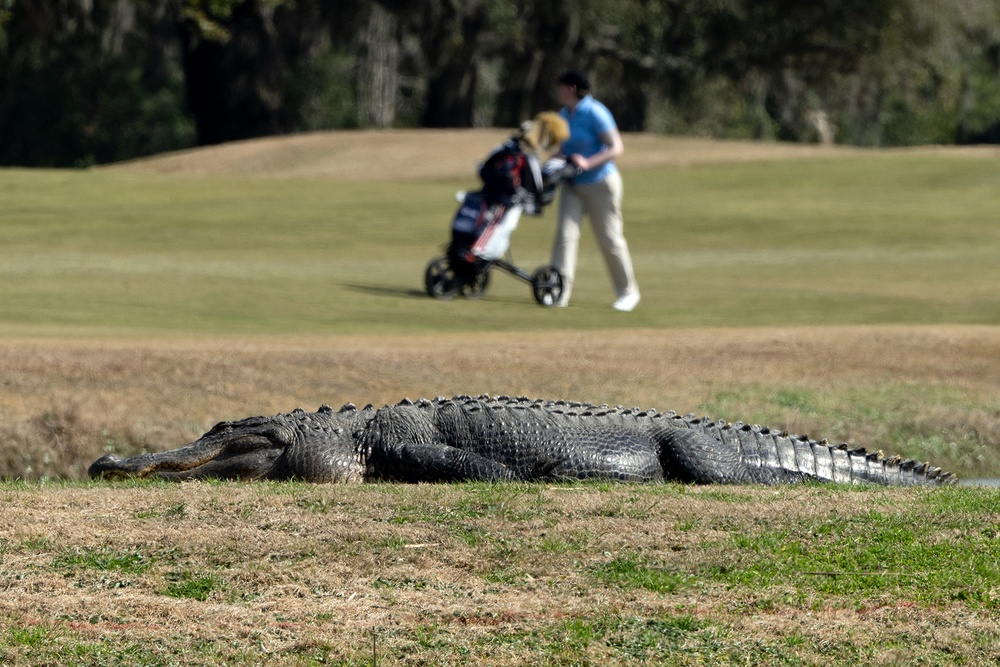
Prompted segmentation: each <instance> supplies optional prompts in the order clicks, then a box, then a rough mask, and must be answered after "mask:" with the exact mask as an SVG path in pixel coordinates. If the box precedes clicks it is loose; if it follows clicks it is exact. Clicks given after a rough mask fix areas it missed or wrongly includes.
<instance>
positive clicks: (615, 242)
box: [552, 171, 639, 306]
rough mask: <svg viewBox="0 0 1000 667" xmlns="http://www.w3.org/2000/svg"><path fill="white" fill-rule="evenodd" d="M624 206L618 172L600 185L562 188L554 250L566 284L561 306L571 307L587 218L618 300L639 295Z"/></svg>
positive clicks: (564, 185)
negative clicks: (624, 231) (628, 240)
mask: <svg viewBox="0 0 1000 667" xmlns="http://www.w3.org/2000/svg"><path fill="white" fill-rule="evenodd" d="M621 204H622V177H621V174H619V173H618V172H617V171H616V172H614V173H613V174H611V175H610V176H609V177H608V178H606V179H605V180H603V181H601V182H600V183H594V184H592V185H573V184H571V183H565V184H563V185H562V187H561V192H560V193H559V214H558V220H557V222H556V238H555V242H554V243H553V246H552V265H553V266H555V267H556V268H557V269H559V272H560V273H562V276H563V281H564V283H563V293H562V298H561V299H560V302H559V305H562V306H565V305H566V304H567V303H569V297H570V293H571V292H572V290H573V278H574V276H575V275H576V255H577V246H578V245H579V243H580V224H581V223H582V221H583V218H584V216H587V217H589V218H590V226H591V228H592V229H593V230H594V237H595V238H596V239H597V244H598V245H599V246H600V248H601V252H602V253H603V254H604V262H605V264H607V266H608V272H609V273H610V274H611V282H612V283H613V285H614V289H615V295H616V297H617V298H621V297H623V296H625V295H627V294H633V293H638V291H639V287H638V285H637V284H636V282H635V275H634V274H633V271H632V257H631V256H630V255H629V251H628V243H626V241H625V235H624V233H623V228H624V223H623V221H622V209H621Z"/></svg>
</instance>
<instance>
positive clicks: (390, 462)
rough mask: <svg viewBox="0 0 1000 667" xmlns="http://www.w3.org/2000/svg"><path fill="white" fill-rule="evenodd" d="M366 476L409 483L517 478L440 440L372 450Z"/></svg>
mask: <svg viewBox="0 0 1000 667" xmlns="http://www.w3.org/2000/svg"><path fill="white" fill-rule="evenodd" d="M366 477H367V478H368V479H370V480H383V481H393V482H411V483H417V482H465V481H469V482H471V481H481V482H500V481H514V480H518V479H520V477H519V476H518V475H517V474H515V473H514V472H513V471H512V470H511V469H510V468H508V467H507V466H505V465H503V464H502V463H498V462H496V461H493V460H492V459H488V458H486V457H484V456H481V455H479V454H476V453H475V452H469V451H466V450H463V449H458V448H457V447H452V446H451V445H446V444H443V443H404V444H397V445H395V446H393V447H391V448H387V449H385V450H383V451H379V452H372V456H371V458H370V459H369V465H368V474H367V475H366Z"/></svg>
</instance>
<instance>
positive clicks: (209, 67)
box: [0, 0, 1000, 166]
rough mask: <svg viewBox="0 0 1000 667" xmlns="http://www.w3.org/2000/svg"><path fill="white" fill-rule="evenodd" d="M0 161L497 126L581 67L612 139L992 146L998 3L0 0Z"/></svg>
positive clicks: (543, 104)
mask: <svg viewBox="0 0 1000 667" xmlns="http://www.w3.org/2000/svg"><path fill="white" fill-rule="evenodd" d="M0 63H2V67H0V164H4V165H23V166H74V165H75V166H85V165H88V164H93V163H105V162H112V161H117V160H122V159H127V158H130V157H135V156H139V155H148V154H154V153H159V152H163V151H166V150H171V149H178V148H184V147H189V146H193V145H197V144H214V143H220V142H224V141H231V140H237V139H244V138H249V137H256V136H265V135H274V134H282V133H290V132H301V131H308V130H321V129H337V128H352V127H421V126H422V127H471V126H478V127H489V126H501V127H509V126H513V125H515V124H517V123H518V122H519V121H520V120H521V119H523V118H524V117H526V116H528V115H531V114H533V113H534V112H536V111H538V110H540V109H544V108H548V107H551V106H552V105H553V104H554V102H553V100H552V98H551V91H550V88H551V81H552V78H553V77H554V76H555V75H556V74H557V73H558V72H559V71H560V70H562V69H564V68H566V67H568V66H580V67H584V68H586V69H588V70H590V71H591V72H592V74H593V78H594V80H595V84H596V89H597V91H596V92H597V93H598V95H599V96H600V97H601V98H602V99H603V100H604V101H606V102H607V103H608V104H609V106H611V108H612V110H613V111H614V112H615V114H616V116H617V118H618V119H619V122H620V124H621V126H622V128H623V129H624V130H627V131H656V132H666V133H683V134H698V135H706V136H716V137H728V138H756V139H782V140H790V141H816V140H826V141H836V142H839V143H850V144H859V145H873V146H880V145H907V144H922V143H956V142H957V143H966V142H982V141H989V142H993V141H996V140H997V139H998V137H1000V86H998V85H997V84H998V83H1000V16H998V2H997V0H814V1H811V2H808V3H803V2H796V1H795V0H767V1H765V2H760V1H754V0H715V1H714V2H702V1H700V0H550V1H549V2H544V3H543V2H537V1H536V0H470V1H467V2H458V1H457V0H412V1H406V2H403V1H401V0H381V1H376V0H355V1H354V2H338V3H329V2H323V1H321V0H42V1H36V0H32V1H30V2H29V1H28V0H0Z"/></svg>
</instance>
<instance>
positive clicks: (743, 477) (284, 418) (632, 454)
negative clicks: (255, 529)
mask: <svg viewBox="0 0 1000 667" xmlns="http://www.w3.org/2000/svg"><path fill="white" fill-rule="evenodd" d="M89 474H90V476H91V477H95V478H105V479H120V478H126V477H160V478H166V479H174V480H186V479H200V478H227V479H243V480H255V479H267V480H285V479H297V480H303V481H308V482H317V483H324V482H378V481H391V482H411V483H418V482H453V481H472V480H479V481H491V482H492V481H505V480H514V481H543V480H549V481H557V480H587V479H591V480H608V481H617V482H662V481H670V480H673V481H679V482H685V483H698V484H708V483H723V484H779V483H788V482H800V481H807V480H821V481H830V482H837V483H871V484H881V485H917V484H929V485H940V484H952V483H954V482H955V481H956V480H957V477H956V476H955V475H954V474H952V473H949V472H943V471H942V470H941V469H940V468H937V467H932V466H930V465H929V464H927V463H920V462H917V461H914V460H909V459H906V460H904V459H902V458H900V457H898V456H897V457H890V458H887V457H885V456H883V454H882V453H881V452H868V451H866V450H865V449H863V448H852V447H849V446H848V445H846V444H840V445H831V444H830V443H828V442H827V441H825V440H821V441H817V440H812V439H810V438H808V437H805V436H797V435H791V434H789V433H787V432H785V431H782V430H780V429H771V428H762V427H760V426H755V425H748V424H743V423H741V422H735V423H727V422H725V421H716V420H712V419H709V418H707V417H700V418H699V417H695V416H694V415H679V414H677V413H674V412H665V413H658V412H656V411H655V410H640V409H638V408H630V409H626V408H622V407H621V406H618V407H609V406H607V405H593V404H590V403H575V402H567V401H545V400H533V399H528V398H524V397H514V398H512V397H509V396H495V397H494V396H488V395H483V396H478V397H472V396H455V397H453V398H444V397H438V398H435V399H434V400H427V399H420V400H418V401H416V402H413V401H410V400H408V399H404V400H403V401H401V402H400V403H398V404H396V405H386V406H383V407H381V408H374V407H373V406H371V405H367V406H365V407H364V408H362V409H360V410H359V409H358V408H356V407H355V406H354V405H353V404H350V403H348V404H346V405H345V406H344V407H342V408H340V410H338V411H335V410H333V409H332V408H331V407H330V406H328V405H324V406H322V407H320V408H319V410H317V411H316V412H306V411H304V410H302V409H301V408H299V409H296V410H294V411H292V412H291V413H285V414H278V415H275V416H271V417H263V416H262V417H250V418H247V419H242V420H239V421H224V422H220V423H219V424H216V425H215V426H214V427H213V428H212V429H211V430H210V431H208V432H207V433H205V435H203V436H202V437H201V438H199V439H198V440H196V441H194V442H192V443H191V444H189V445H186V446H183V447H180V448H177V449H173V450H169V451H164V452H159V453H149V454H140V455H138V456H133V457H131V458H121V457H118V456H116V455H114V454H108V455H106V456H104V457H102V458H100V459H98V460H97V461H95V462H94V463H93V464H92V465H91V466H90V469H89Z"/></svg>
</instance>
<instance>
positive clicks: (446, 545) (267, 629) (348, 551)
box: [0, 483, 998, 665]
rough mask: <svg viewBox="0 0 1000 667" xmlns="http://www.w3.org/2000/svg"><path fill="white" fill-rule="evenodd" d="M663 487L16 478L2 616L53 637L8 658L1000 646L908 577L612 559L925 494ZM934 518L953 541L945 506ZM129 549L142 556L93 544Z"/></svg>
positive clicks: (728, 544)
mask: <svg viewBox="0 0 1000 667" xmlns="http://www.w3.org/2000/svg"><path fill="white" fill-rule="evenodd" d="M648 491H649V490H648V489H632V490H628V489H621V490H614V491H608V490H603V489H600V488H596V487H549V488H545V487H528V488H526V489H523V490H521V491H519V492H517V493H512V494H511V493H494V492H493V491H491V490H490V489H488V488H485V489H481V490H479V491H475V490H473V491H470V490H468V489H466V488H462V487H456V486H449V485H430V486H420V487H405V488H403V489H402V490H400V489H399V487H396V488H393V487H391V486H385V485H373V486H367V487H351V488H347V487H336V486H325V487H323V486H314V487H299V486H291V487H287V488H283V487H282V486H280V485H279V486H275V485H270V484H223V485H209V484H204V483H184V484H180V485H176V486H169V485H166V486H164V485H159V486H153V487H148V486H145V487H140V488H133V487H124V488H123V487H114V486H107V485H102V486H94V487H89V488H64V489H58V490H52V489H47V488H44V487H41V488H39V487H33V488H25V489H13V490H6V491H4V492H3V493H2V496H0V497H2V500H3V505H4V511H3V513H2V515H0V535H2V536H3V539H2V541H0V545H2V546H3V554H4V556H3V558H4V568H3V569H4V575H3V576H0V587H2V589H3V591H4V595H3V596H0V622H3V623H5V624H8V625H7V627H18V628H22V629H28V630H30V631H33V632H37V633H38V636H40V637H41V639H40V640H36V641H37V643H34V642H31V643H29V642H28V641H26V640H23V639H22V640H21V642H20V643H18V642H16V641H13V642H11V643H10V645H8V648H7V650H6V652H5V651H4V650H3V647H4V644H3V643H2V640H3V637H2V634H0V658H5V659H6V663H5V664H54V663H57V662H61V661H65V660H66V657H67V655H69V656H72V655H73V653H72V652H71V648H70V647H73V646H77V652H78V654H79V655H78V656H77V659H78V662H77V664H108V663H109V662H112V663H118V664H126V663H135V664H139V663H141V664H186V665H190V664H204V665H221V664H268V665H304V664H320V663H321V662H323V663H325V664H330V663H334V664H372V663H371V662H369V656H370V655H371V648H370V645H371V643H372V641H373V640H374V642H375V645H376V646H375V650H376V652H377V655H378V663H377V664H381V665H400V664H408V665H419V664H456V665H457V664H465V663H466V662H467V660H468V659H469V658H470V657H471V656H470V655H469V654H468V652H469V651H472V655H473V656H475V658H476V660H477V661H478V662H481V663H482V664H490V665H523V664H531V665H542V664H553V663H554V662H566V664H570V663H572V664H595V665H596V664H609V663H616V664H618V663H619V661H620V663H621V664H647V663H646V660H645V659H643V658H642V655H644V654H643V653H641V652H640V653H639V654H638V655H637V656H633V655H631V654H630V653H629V652H628V651H627V650H626V649H624V648H621V647H617V646H616V647H611V646H609V645H608V644H607V643H605V642H604V641H592V640H589V639H588V637H587V635H586V634H585V633H584V632H583V631H582V630H580V629H575V628H577V625H576V624H580V625H582V626H583V627H589V626H590V624H594V625H596V626H600V624H601V623H606V622H608V620H607V619H628V620H629V622H632V619H647V620H640V621H638V622H639V623H640V627H639V629H638V630H636V629H634V628H633V630H634V631H635V632H636V633H638V637H633V636H632V635H631V634H630V633H629V632H626V631H622V634H623V635H624V636H623V638H622V642H623V643H625V642H628V641H631V640H634V639H638V638H639V637H641V636H642V634H641V633H642V627H641V626H642V624H643V623H656V620H655V619H662V620H663V621H665V622H680V623H686V624H687V625H690V626H693V627H694V630H691V631H690V632H689V633H687V634H685V636H684V639H683V641H681V640H678V647H677V649H676V652H677V655H678V659H677V660H676V661H675V662H673V663H671V664H704V663H703V662H701V660H704V658H699V657H698V652H697V651H696V650H694V646H695V645H696V644H697V645H700V646H702V647H703V650H709V651H718V654H717V655H715V657H716V659H718V658H721V657H723V656H728V657H729V660H730V662H732V664H788V663H787V660H794V661H795V662H796V663H799V664H816V665H819V664H831V663H832V662H834V659H836V664H845V662H844V660H845V658H847V659H848V662H847V663H846V664H856V663H851V662H850V658H851V656H853V655H856V656H859V657H862V659H861V662H862V663H863V664H915V663H912V662H911V659H912V658H913V656H915V655H924V656H927V655H930V656H933V657H936V658H940V657H941V655H944V656H948V655H949V654H950V655H951V656H952V657H955V658H959V659H960V660H962V661H965V664H993V663H988V661H989V660H990V659H991V658H990V656H991V655H994V654H993V653H991V650H992V649H991V648H990V647H989V646H988V645H984V644H983V642H984V638H985V640H991V639H996V638H998V633H997V631H996V626H995V624H994V621H993V620H992V619H991V617H990V612H989V610H987V609H983V608H977V607H976V606H970V605H967V604H964V603H961V602H958V601H955V602H952V603H948V602H944V603H941V602H937V603H934V604H927V603H926V602H917V601H915V600H912V599H908V598H899V597H897V596H896V594H894V593H893V592H892V588H891V587H890V590H887V591H886V592H885V593H882V594H879V593H877V592H876V593H867V594H865V596H864V599H865V603H864V604H862V605H858V604H856V603H855V602H854V601H853V600H852V598H851V597H850V596H846V597H845V596H838V595H832V596H831V595H829V594H824V593H822V592H821V590H820V586H819V584H820V583H822V581H824V578H823V577H822V576H820V575H812V574H805V575H803V574H801V573H795V574H792V573H785V574H783V573H777V574H776V575H775V576H774V578H772V579H768V580H766V581H764V580H761V581H760V582H759V583H758V584H755V585H752V586H747V585H736V586H730V585H722V584H720V583H714V584H713V583H706V584H702V585H696V586H691V585H690V584H687V585H685V584H683V583H681V585H679V586H678V587H677V589H676V590H667V591H664V590H651V589H649V588H643V587H638V588H637V587H633V586H627V585H616V584H614V583H605V582H602V581H601V577H600V572H601V571H602V568H605V567H607V566H608V564H609V563H613V562H615V561H620V560H621V559H623V558H624V559H628V558H632V557H639V558H641V559H642V560H643V562H647V563H652V564H654V565H653V571H654V572H665V573H671V574H676V575H677V576H678V577H679V578H680V579H681V580H682V581H683V579H684V577H687V576H696V577H697V576H699V573H702V574H701V576H704V573H709V572H712V571H713V570H718V569H719V568H722V570H721V571H723V572H724V571H725V569H726V568H729V569H740V568H745V567H747V566H749V565H751V564H752V561H754V560H756V559H758V558H761V557H766V556H764V555H763V554H757V553H755V552H754V551H753V550H748V549H739V548H735V547H734V537H733V536H734V535H740V534H745V535H754V534H756V533H758V532H761V531H764V532H767V531H774V532H776V533H778V534H781V533H782V532H784V531H788V532H789V533H790V537H789V540H790V542H794V540H797V539H802V538H801V537H799V536H797V535H798V533H800V532H801V531H802V530H803V526H817V525H819V526H821V525H823V523H824V521H828V520H831V519H841V518H845V517H847V518H850V517H859V515H862V514H864V513H867V512H878V513H880V514H881V515H886V516H892V515H896V514H900V513H901V512H906V511H910V508H911V507H912V506H913V505H914V504H916V505H920V504H921V493H917V492H914V491H893V492H886V493H881V492H880V493H847V494H845V493H839V494H838V493H827V492H826V491H824V490H822V489H817V488H809V487H797V488H792V487H785V488H781V489H759V488H758V489H740V490H738V492H736V493H729V492H727V493H725V494H723V495H719V493H718V492H716V491H715V490H712V489H707V488H701V489H697V488H695V489H685V488H683V487H681V488H673V489H668V492H667V493H657V494H653V493H649V492H648ZM931 493H933V492H931ZM932 516H933V512H932V511H930V510H929V511H928V512H927V515H926V517H922V518H927V519H930V520H931V521H933V519H932ZM921 532H923V533H927V534H926V536H925V537H924V538H923V539H927V540H931V541H935V540H941V539H943V540H948V539H953V538H951V537H949V536H948V535H944V534H941V535H937V534H935V533H934V527H933V525H929V526H924V527H922V528H921ZM805 539H808V537H805ZM129 555H138V556H139V557H141V565H142V567H136V568H131V567H130V566H128V565H126V566H122V567H115V566H109V565H108V564H106V563H104V564H102V563H99V562H92V561H91V560H88V558H90V557H94V559H95V560H96V559H99V558H101V557H105V558H107V557H110V556H129ZM872 574H876V576H878V575H877V573H868V576H871V575H872ZM905 574H906V573H900V572H892V573H889V575H888V576H889V577H890V578H891V577H895V576H900V575H905ZM847 576H857V574H856V573H853V574H848V575H847ZM909 576H911V577H912V576H917V577H919V576H921V575H920V574H919V573H916V574H914V573H910V575H909ZM184 577H189V578H193V579H197V578H199V577H201V578H205V579H206V580H207V581H208V586H207V590H206V592H205V594H204V595H203V596H186V595H180V596H178V595H176V594H172V593H171V592H170V590H169V586H170V582H172V581H177V580H183V579H184ZM942 594H943V593H942V592H941V591H936V592H935V594H934V596H935V598H939V597H941V595H942ZM943 595H944V598H945V599H947V598H948V596H947V594H943ZM199 597H201V598H203V599H198V598H199ZM671 619H673V620H671ZM677 619H680V620H679V621H678V620H677ZM0 632H2V631H0ZM11 636H12V637H13V636H14V635H11ZM612 636H613V637H614V636H615V635H612ZM28 637H36V635H28ZM667 639H669V634H668V635H667V636H664V637H660V640H661V641H665V640H667ZM901 640H902V642H901ZM563 642H565V643H566V646H565V647H562V646H561V643H563ZM685 645H686V646H687V649H685ZM80 647H83V648H80ZM663 649H664V647H662V646H653V647H647V648H646V649H645V650H647V651H649V652H650V653H649V655H657V654H659V652H662V651H663ZM688 652H690V653H691V654H690V655H689V654H688ZM775 654H776V655H781V656H783V657H782V658H778V657H776V655H775ZM710 655H711V654H710ZM340 660H343V661H345V662H343V663H339V662H338V661H340ZM931 662H935V661H934V660H931Z"/></svg>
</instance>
